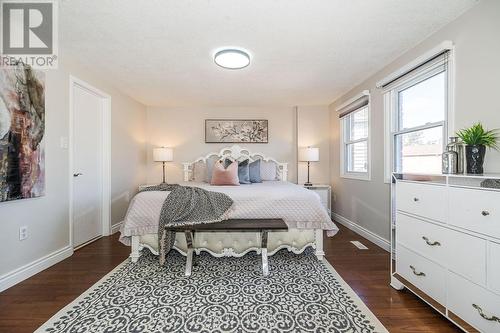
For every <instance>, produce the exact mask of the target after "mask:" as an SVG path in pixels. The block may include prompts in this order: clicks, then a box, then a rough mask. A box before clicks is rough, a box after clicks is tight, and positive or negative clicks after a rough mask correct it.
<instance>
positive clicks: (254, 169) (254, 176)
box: [248, 160, 262, 183]
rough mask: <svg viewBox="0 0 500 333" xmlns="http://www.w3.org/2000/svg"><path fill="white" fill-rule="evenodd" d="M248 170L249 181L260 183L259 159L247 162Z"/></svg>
mask: <svg viewBox="0 0 500 333" xmlns="http://www.w3.org/2000/svg"><path fill="white" fill-rule="evenodd" d="M248 170H249V176H250V182H251V183H262V179H261V178H260V160H255V161H253V162H252V163H249V164H248Z"/></svg>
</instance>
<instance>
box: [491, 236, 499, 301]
mask: <svg viewBox="0 0 500 333" xmlns="http://www.w3.org/2000/svg"><path fill="white" fill-rule="evenodd" d="M488 248H489V251H488V252H489V256H488V258H489V259H488V287H489V288H490V289H491V290H493V291H494V292H496V293H497V294H499V295H500V244H498V243H493V242H489V244H488Z"/></svg>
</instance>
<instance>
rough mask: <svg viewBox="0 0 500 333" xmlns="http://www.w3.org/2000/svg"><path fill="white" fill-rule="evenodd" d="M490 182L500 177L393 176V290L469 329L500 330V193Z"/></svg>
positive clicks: (465, 329)
mask: <svg viewBox="0 0 500 333" xmlns="http://www.w3.org/2000/svg"><path fill="white" fill-rule="evenodd" d="M485 180H487V181H486V183H495V182H496V181H497V185H498V184H499V183H500V181H499V180H500V175H499V174H495V175H493V174H492V175H486V174H485V175H417V174H393V177H392V186H391V198H392V200H391V206H392V207H391V230H392V232H391V249H392V252H391V259H392V260H391V286H392V287H394V288H395V289H398V290H400V289H403V288H405V287H406V288H407V289H409V290H410V291H412V292H413V293H414V294H416V295H417V296H419V297H420V298H422V299H423V300H424V301H426V302H427V303H428V304H429V305H431V306H432V307H433V308H434V309H436V310H437V311H438V312H440V313H441V314H442V315H443V316H445V317H447V318H448V319H449V320H451V321H452V322H454V323H455V324H456V325H457V326H459V327H460V328H461V329H463V330H464V331H466V332H500V188H490V187H485V186H486V184H485ZM489 186H491V185H489Z"/></svg>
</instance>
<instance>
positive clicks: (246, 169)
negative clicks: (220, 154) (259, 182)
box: [238, 160, 251, 184]
mask: <svg viewBox="0 0 500 333" xmlns="http://www.w3.org/2000/svg"><path fill="white" fill-rule="evenodd" d="M238 178H239V179H240V184H251V182H250V165H249V163H248V160H244V161H242V162H239V163H238Z"/></svg>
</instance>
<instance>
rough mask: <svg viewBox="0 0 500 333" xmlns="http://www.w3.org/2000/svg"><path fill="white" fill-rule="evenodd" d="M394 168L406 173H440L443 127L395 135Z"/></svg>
mask: <svg viewBox="0 0 500 333" xmlns="http://www.w3.org/2000/svg"><path fill="white" fill-rule="evenodd" d="M395 149H396V170H397V171H398V172H408V173H433V174H434V173H438V174H440V173H441V153H442V150H443V127H442V126H438V127H434V128H430V129H426V130H422V131H416V132H411V133H406V134H400V135H397V136H396V147H395Z"/></svg>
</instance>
